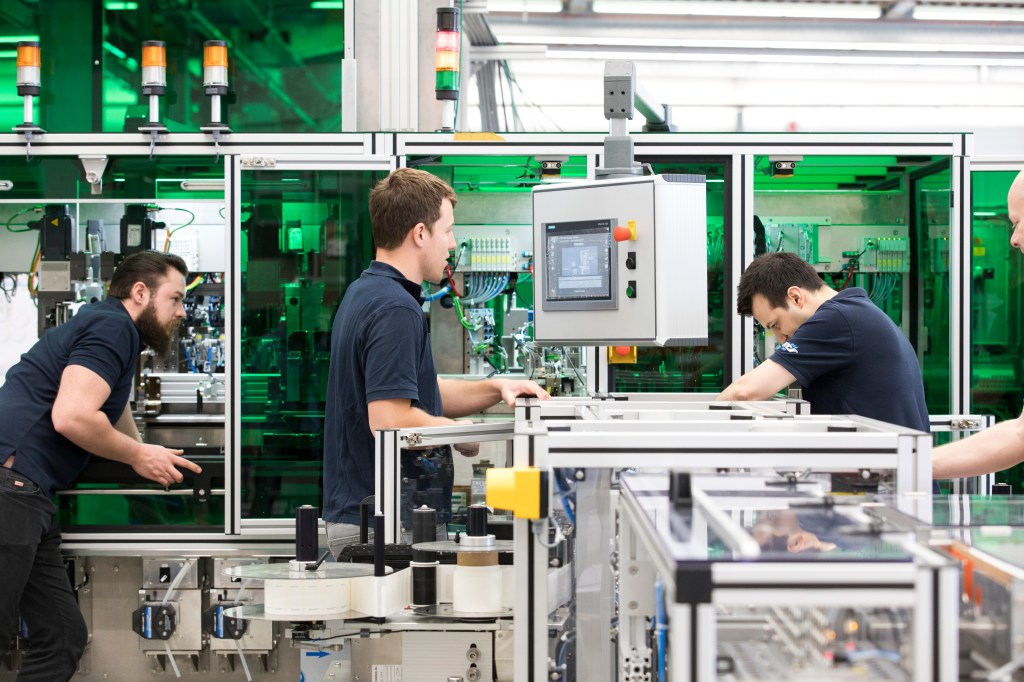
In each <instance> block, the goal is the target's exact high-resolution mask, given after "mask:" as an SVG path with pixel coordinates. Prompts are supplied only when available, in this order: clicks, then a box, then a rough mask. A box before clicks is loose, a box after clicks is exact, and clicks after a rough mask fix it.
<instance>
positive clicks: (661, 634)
mask: <svg viewBox="0 0 1024 682" xmlns="http://www.w3.org/2000/svg"><path fill="white" fill-rule="evenodd" d="M654 602H655V605H656V606H657V607H658V611H657V616H656V617H655V621H654V628H655V630H656V631H657V633H658V682H664V679H665V644H666V640H667V637H666V636H665V632H666V630H667V625H668V624H667V622H666V621H667V620H668V619H667V618H666V617H665V588H664V586H662V584H661V578H660V577H659V578H658V579H657V580H656V581H655V582H654Z"/></svg>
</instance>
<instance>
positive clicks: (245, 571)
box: [224, 563, 373, 580]
mask: <svg viewBox="0 0 1024 682" xmlns="http://www.w3.org/2000/svg"><path fill="white" fill-rule="evenodd" d="M224 575H226V576H229V577H231V578H242V579H249V580H337V579H338V578H362V577H363V576H367V575H373V565H372V564H333V563H332V564H322V565H321V566H320V570H318V571H293V570H291V569H289V567H288V564H249V565H247V566H231V567H230V568H225V569H224Z"/></svg>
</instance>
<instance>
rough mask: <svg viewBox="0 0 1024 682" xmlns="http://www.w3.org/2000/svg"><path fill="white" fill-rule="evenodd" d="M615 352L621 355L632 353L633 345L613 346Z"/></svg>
mask: <svg viewBox="0 0 1024 682" xmlns="http://www.w3.org/2000/svg"><path fill="white" fill-rule="evenodd" d="M615 354H616V355H622V356H626V355H632V354H633V346H615Z"/></svg>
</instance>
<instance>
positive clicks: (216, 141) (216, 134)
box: [199, 123, 231, 165]
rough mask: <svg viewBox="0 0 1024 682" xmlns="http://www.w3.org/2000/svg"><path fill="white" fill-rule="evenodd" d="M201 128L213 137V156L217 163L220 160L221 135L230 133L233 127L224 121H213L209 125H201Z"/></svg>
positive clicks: (214, 161)
mask: <svg viewBox="0 0 1024 682" xmlns="http://www.w3.org/2000/svg"><path fill="white" fill-rule="evenodd" d="M199 130H201V131H203V132H204V133H207V134H208V135H209V136H210V137H212V138H213V149H214V152H215V155H214V157H213V163H214V164H215V165H216V164H217V162H219V161H220V138H221V135H230V134H231V128H229V127H227V126H226V125H224V124H223V123H211V124H209V125H205V126H200V127H199Z"/></svg>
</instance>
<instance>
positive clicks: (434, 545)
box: [412, 540, 515, 552]
mask: <svg viewBox="0 0 1024 682" xmlns="http://www.w3.org/2000/svg"><path fill="white" fill-rule="evenodd" d="M514 544H515V543H514V542H513V541H512V540H495V541H494V544H493V545H491V546H490V547H468V546H466V545H464V544H462V543H461V542H455V541H454V540H437V541H436V542H418V543H416V544H415V545H413V546H412V548H413V549H418V550H420V551H421V552H511V551H512V548H513V546H514Z"/></svg>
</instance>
